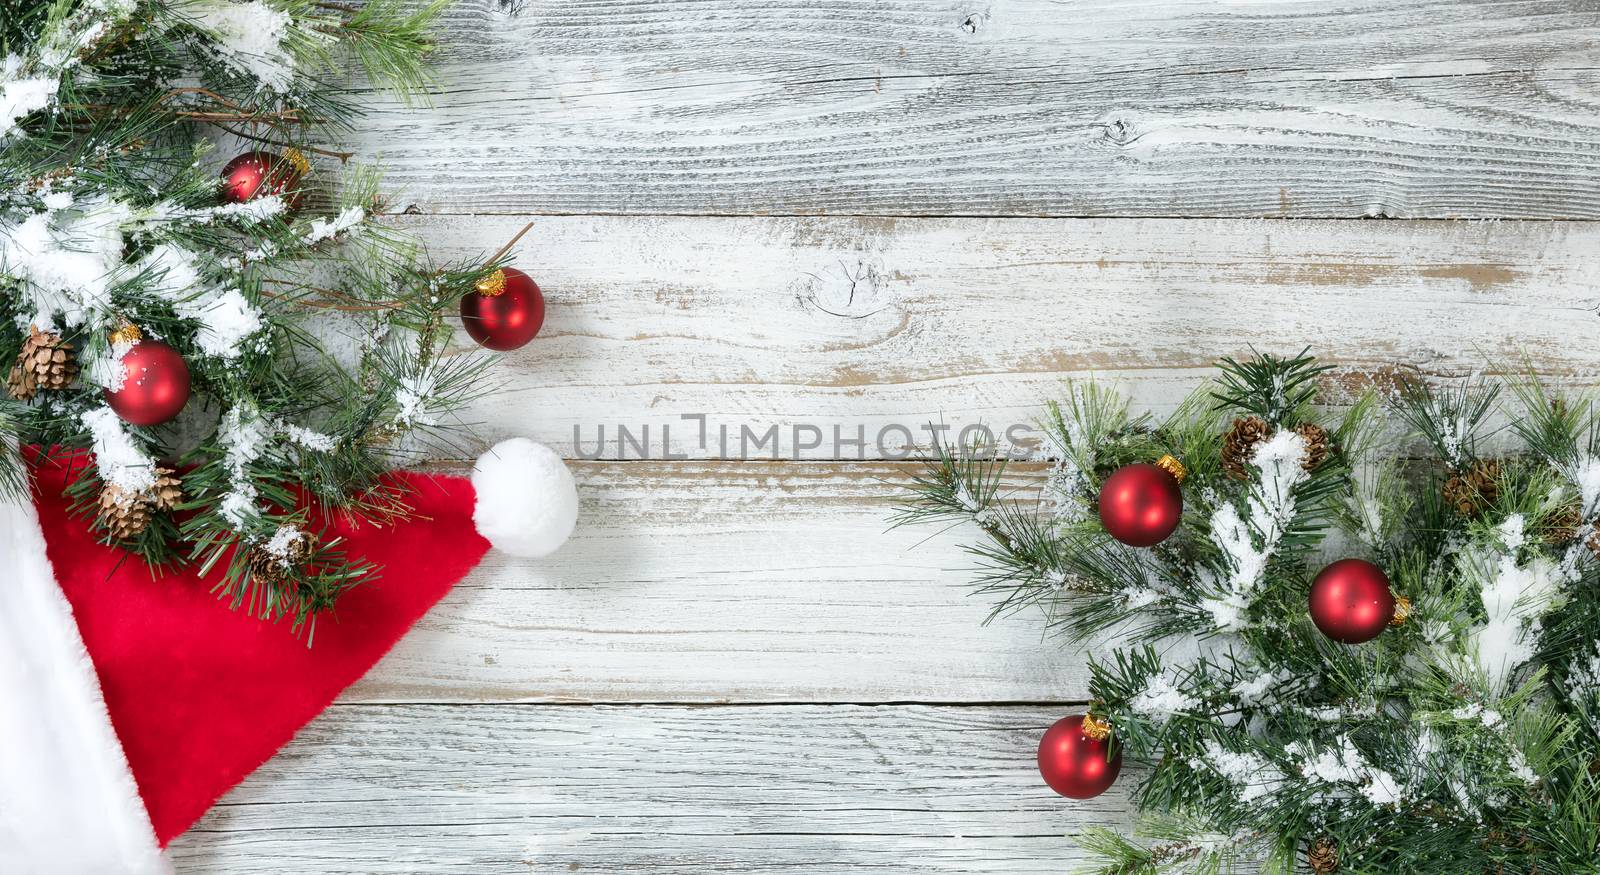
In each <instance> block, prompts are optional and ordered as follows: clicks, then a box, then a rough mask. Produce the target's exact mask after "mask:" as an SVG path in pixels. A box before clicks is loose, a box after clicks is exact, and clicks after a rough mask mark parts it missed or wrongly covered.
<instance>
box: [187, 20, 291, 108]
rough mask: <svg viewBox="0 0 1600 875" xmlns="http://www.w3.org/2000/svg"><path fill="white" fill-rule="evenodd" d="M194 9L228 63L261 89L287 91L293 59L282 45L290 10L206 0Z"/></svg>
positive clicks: (287, 27)
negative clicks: (253, 80) (254, 81)
mask: <svg viewBox="0 0 1600 875" xmlns="http://www.w3.org/2000/svg"><path fill="white" fill-rule="evenodd" d="M193 11H194V15H195V20H196V22H197V23H198V24H199V25H200V27H201V28H203V29H204V30H206V31H208V32H210V33H211V34H212V35H213V36H215V37H216V38H217V42H218V44H219V46H220V48H221V49H222V58H223V60H224V61H226V62H227V63H228V65H229V66H231V67H233V68H234V69H236V70H238V71H240V72H242V73H247V74H249V75H251V76H254V77H255V79H256V81H257V82H259V83H260V84H261V87H262V88H265V89H270V90H272V91H276V92H279V93H280V94H281V93H283V92H285V91H288V90H289V86H290V85H291V84H292V83H293V82H294V59H293V58H291V57H290V56H289V53H288V51H287V50H286V49H285V48H284V46H283V39H284V36H285V35H286V34H287V33H288V30H289V24H290V22H291V18H290V17H289V13H287V12H284V11H283V10H281V9H274V8H273V7H272V6H270V5H268V4H267V3H264V2H262V0H251V2H248V3H235V2H233V0H205V2H202V3H200V4H198V5H197V6H196V7H195V8H194V10H193Z"/></svg>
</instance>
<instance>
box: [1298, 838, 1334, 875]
mask: <svg viewBox="0 0 1600 875" xmlns="http://www.w3.org/2000/svg"><path fill="white" fill-rule="evenodd" d="M1306 865H1308V866H1310V867H1311V871H1313V872H1315V873H1317V875H1331V873H1333V872H1337V871H1338V870H1339V848H1338V846H1336V845H1335V844H1334V843H1333V839H1330V838H1328V837H1327V836H1323V837H1322V838H1319V839H1317V840H1316V841H1314V842H1312V843H1311V847H1309V848H1307V849H1306Z"/></svg>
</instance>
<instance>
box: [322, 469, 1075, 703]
mask: <svg viewBox="0 0 1600 875" xmlns="http://www.w3.org/2000/svg"><path fill="white" fill-rule="evenodd" d="M915 467H916V466H915V465H913V464H911V463H902V464H887V463H876V464H873V463H866V464H851V465H844V464H830V463H787V464H784V463H770V462H769V463H765V464H752V463H740V462H710V463H707V462H684V463H655V462H628V463H620V462H616V463H591V462H585V463H578V464H574V465H573V466H572V468H573V471H574V474H575V476H576V478H577V481H578V484H579V494H580V499H581V501H582V508H583V509H582V514H581V517H580V519H579V525H578V529H577V531H576V533H575V534H574V535H573V537H572V540H571V541H569V542H568V543H567V545H566V546H565V547H563V548H562V549H561V551H560V552H559V553H557V554H556V555H555V556H553V557H551V558H549V559H546V560H541V561H537V562H534V561H528V560H516V559H511V558H508V557H505V556H501V555H499V554H497V553H491V554H490V555H489V556H488V557H487V559H486V560H485V563H484V565H482V566H480V567H479V568H478V569H477V570H476V571H475V572H473V573H472V575H471V576H469V577H468V578H467V579H466V580H465V581H463V582H462V583H461V584H459V585H458V586H457V587H456V588H455V590H454V591H453V592H451V593H450V594H449V595H448V596H446V597H445V599H444V601H443V602H441V603H440V604H439V605H438V606H437V607H435V608H434V609H433V610H432V611H431V612H430V613H429V614H428V615H427V616H426V617H424V618H423V620H422V621H421V623H420V624H418V626H417V627H416V628H415V629H414V630H412V632H411V633H410V634H409V635H407V636H406V638H405V639H404V640H402V641H401V642H400V643H399V644H398V645H397V646H396V647H395V649H394V651H393V652H392V653H390V655H389V656H388V657H386V658H385V659H384V661H383V662H382V663H380V664H379V666H378V667H377V668H376V669H375V670H374V671H373V672H372V673H371V674H370V675H368V676H367V678H366V679H364V680H363V681H361V682H360V683H358V684H357V685H356V686H354V687H352V688H351V689H350V691H349V692H348V693H346V694H345V696H344V699H343V700H344V701H349V702H491V701H506V700H515V701H537V702H699V703H720V702H905V701H917V702H976V701H1000V702H1007V701H1055V700H1071V701H1082V700H1086V699H1087V698H1088V692H1087V670H1086V668H1085V666H1084V664H1083V659H1082V656H1081V655H1079V654H1078V653H1076V652H1075V651H1074V649H1072V648H1070V647H1068V646H1067V645H1065V644H1064V643H1063V642H1060V641H1057V640H1054V639H1045V638H1044V637H1043V635H1042V629H1043V617H1042V616H1041V615H1039V614H1038V613H1024V614H1019V615H1015V616H1012V617H1009V618H1005V619H1003V620H999V621H997V622H995V623H993V624H991V625H989V626H983V625H982V622H983V620H984V619H985V617H986V616H987V614H988V612H989V608H990V603H989V602H988V601H987V600H986V599H984V598H979V597H973V596H969V595H968V592H969V578H968V575H967V574H965V573H964V570H965V569H969V568H971V567H972V565H973V560H972V559H971V558H970V557H968V556H967V555H965V554H964V553H963V552H962V551H961V550H960V549H959V547H958V546H957V545H958V543H959V542H960V541H961V540H962V539H970V538H971V537H972V535H973V532H972V531H971V530H965V529H962V530H955V531H949V532H944V533H942V534H941V532H940V530H939V529H937V528H934V529H927V528H919V529H900V530H894V531H885V529H886V528H887V526H888V522H887V521H888V517H889V513H890V509H891V508H890V503H891V502H892V501H893V500H895V499H896V498H898V497H900V495H901V494H902V493H901V492H900V490H901V488H902V486H903V484H904V483H905V481H906V478H907V477H908V476H909V474H910V473H911V472H912V471H913V470H914V469H915ZM1034 467H1035V468H1036V469H1037V467H1038V466H1034ZM1035 482H1036V478H1034V477H1029V476H1025V475H1019V476H1018V477H1016V478H1014V479H1013V480H1012V484H1011V487H1008V488H1012V487H1014V488H1016V489H1018V490H1026V489H1028V488H1029V486H1030V485H1031V484H1032V483H1035Z"/></svg>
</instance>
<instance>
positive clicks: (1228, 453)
mask: <svg viewBox="0 0 1600 875" xmlns="http://www.w3.org/2000/svg"><path fill="white" fill-rule="evenodd" d="M1270 437H1272V423H1269V422H1267V421H1266V420H1265V419H1262V418H1261V417H1259V416H1241V417H1239V418H1238V419H1235V420H1234V421H1233V425H1232V426H1230V427H1229V428H1228V433H1227V434H1225V435H1223V436H1222V470H1224V471H1226V472H1227V474H1228V476H1229V477H1232V478H1233V479H1235V480H1244V479H1245V478H1247V477H1249V476H1250V472H1249V468H1248V465H1249V464H1250V456H1251V454H1252V453H1254V452H1255V449H1256V444H1259V443H1261V442H1262V441H1264V440H1266V439H1267V438H1270Z"/></svg>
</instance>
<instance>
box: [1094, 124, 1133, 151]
mask: <svg viewBox="0 0 1600 875" xmlns="http://www.w3.org/2000/svg"><path fill="white" fill-rule="evenodd" d="M1099 126H1100V138H1101V139H1103V140H1105V141H1106V142H1107V143H1111V144H1113V145H1116V146H1126V145H1128V144H1129V143H1132V142H1133V141H1134V140H1137V139H1139V132H1138V130H1137V129H1136V127H1135V125H1134V123H1133V122H1131V121H1129V120H1128V119H1125V118H1114V119H1110V120H1108V121H1103V122H1100V123H1099Z"/></svg>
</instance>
